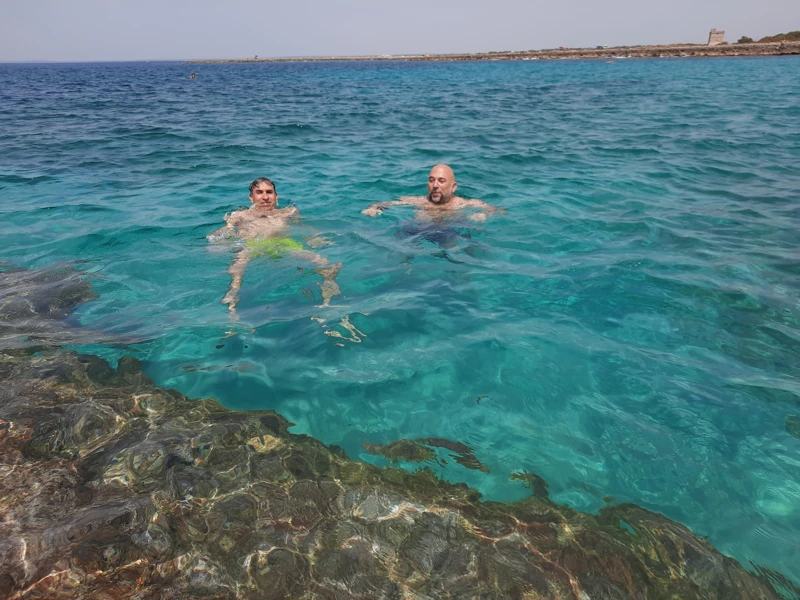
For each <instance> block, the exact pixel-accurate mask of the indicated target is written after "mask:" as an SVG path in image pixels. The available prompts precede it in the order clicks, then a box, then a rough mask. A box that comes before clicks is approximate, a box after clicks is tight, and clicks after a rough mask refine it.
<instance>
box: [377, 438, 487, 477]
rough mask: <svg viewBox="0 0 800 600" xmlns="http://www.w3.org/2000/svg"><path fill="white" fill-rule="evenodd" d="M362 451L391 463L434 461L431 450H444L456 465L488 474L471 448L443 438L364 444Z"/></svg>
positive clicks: (434, 453) (434, 457)
mask: <svg viewBox="0 0 800 600" xmlns="http://www.w3.org/2000/svg"><path fill="white" fill-rule="evenodd" d="M362 446H363V448H364V450H366V451H367V452H369V453H370V454H380V455H381V456H383V457H385V458H388V459H389V460H390V461H392V462H393V463H395V462H400V461H405V462H429V461H435V460H437V459H436V452H434V451H433V450H432V448H444V449H446V450H449V451H450V452H451V454H450V456H451V457H452V458H453V460H455V461H456V462H457V463H458V464H460V465H461V466H463V467H466V468H467V469H472V470H474V471H482V472H484V473H488V472H489V468H488V467H487V466H486V465H484V464H483V463H482V462H481V461H479V460H478V459H477V457H476V456H475V453H474V452H473V451H472V448H470V447H469V446H467V445H466V444H463V443H461V442H453V441H450V440H447V439H445V438H420V439H418V440H397V441H396V442H391V443H389V444H384V445H381V444H372V443H370V442H364V443H363V444H362Z"/></svg>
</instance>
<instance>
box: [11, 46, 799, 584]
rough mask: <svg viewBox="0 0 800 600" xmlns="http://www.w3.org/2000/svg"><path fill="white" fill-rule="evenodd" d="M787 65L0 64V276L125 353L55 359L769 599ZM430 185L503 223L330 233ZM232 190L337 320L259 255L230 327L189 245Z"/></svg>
mask: <svg viewBox="0 0 800 600" xmlns="http://www.w3.org/2000/svg"><path fill="white" fill-rule="evenodd" d="M798 68H800V62H798V60H797V59H796V58H768V59H758V58H753V59H716V60H694V59H680V60H677V59H676V60H628V61H617V62H616V63H615V64H613V65H607V64H605V62H603V61H595V62H593V61H558V62H545V61H521V62H491V63H457V64H454V63H403V62H387V63H324V64H314V63H302V64H241V65H202V66H197V65H191V66H187V65H182V64H178V63H130V64H92V65H68V64H61V65H6V66H0V212H2V219H3V223H4V227H3V229H2V233H1V234H0V237H1V244H0V248H2V249H3V250H2V254H0V259H2V260H3V261H6V262H7V263H10V264H14V265H18V266H25V267H42V266H47V265H51V264H54V263H62V262H76V263H78V266H79V268H81V269H83V270H84V271H86V272H87V273H90V274H91V280H92V283H93V286H94V288H95V290H96V291H97V292H98V293H99V294H100V297H99V299H97V300H95V301H93V302H91V303H90V304H87V305H85V306H84V307H82V308H81V310H80V311H79V315H78V317H77V319H75V323H74V324H77V325H80V326H83V327H87V328H96V329H98V330H102V331H103V332H104V333H103V340H107V339H108V336H107V335H106V334H108V333H112V334H117V335H118V336H119V337H120V340H123V341H124V344H123V343H121V344H118V345H108V344H95V345H87V346H81V347H80V349H81V350H84V351H90V352H95V353H98V354H101V355H103V356H106V357H108V358H109V359H111V360H112V361H113V360H116V359H117V358H118V357H119V356H121V355H124V354H133V355H135V356H137V357H138V358H140V359H141V360H143V361H144V362H145V368H146V370H147V372H148V373H149V374H150V375H151V376H152V377H153V378H154V379H155V381H156V382H157V383H158V384H159V385H162V386H168V387H175V388H177V389H179V390H180V391H181V392H183V393H185V394H188V395H190V396H193V397H208V396H215V397H217V398H219V399H220V400H221V401H222V402H223V403H225V404H226V405H228V406H231V407H235V408H246V409H255V408H273V409H275V410H277V411H279V412H280V413H282V414H283V415H285V416H286V417H287V418H288V419H289V420H291V421H292V422H294V423H296V426H295V427H294V428H293V431H294V432H300V433H308V434H311V435H313V436H315V437H318V438H319V439H321V440H323V441H324V442H325V443H328V444H338V445H340V446H341V447H343V448H344V449H345V450H346V451H347V452H348V453H349V454H350V455H351V456H353V457H355V458H360V459H362V460H364V461H368V462H373V463H380V464H383V461H384V459H383V458H381V457H378V456H375V455H372V454H368V453H366V452H365V451H364V450H363V447H362V444H363V443H364V442H370V443H373V444H380V443H387V442H391V441H394V440H397V439H400V438H411V439H413V438H421V437H424V438H429V437H442V438H448V439H450V440H454V441H459V442H463V443H466V444H468V445H469V446H471V447H472V448H473V450H474V451H475V454H476V456H477V457H478V458H479V460H480V461H481V462H482V463H484V464H485V465H486V466H487V467H488V468H489V470H490V472H489V473H483V472H480V471H474V470H468V469H466V468H464V467H463V466H461V465H459V464H457V463H455V462H454V461H453V460H451V459H450V458H449V457H448V455H447V453H446V452H443V453H442V455H441V456H442V458H443V459H444V461H443V462H442V464H431V465H430V466H431V467H432V468H434V469H436V470H437V471H438V472H440V473H441V474H443V475H444V476H445V477H447V478H448V479H450V480H452V481H464V482H467V483H469V484H470V485H472V486H475V487H476V488H478V489H479V490H480V491H481V492H482V493H483V494H484V496H485V497H486V498H488V499H495V500H510V499H515V498H519V497H521V496H523V495H525V494H526V493H527V492H526V489H525V487H524V486H522V485H520V483H519V482H514V481H510V480H509V479H508V478H509V475H510V474H511V473H512V472H515V471H519V470H526V471H532V472H535V473H538V474H539V475H541V476H542V477H544V478H545V479H546V480H547V481H548V482H549V484H550V491H551V495H552V497H553V499H554V500H555V501H557V502H563V503H568V504H570V505H572V506H574V507H576V508H578V509H580V510H597V509H598V508H600V507H602V506H603V505H604V503H607V502H634V503H637V504H639V505H641V506H644V507H646V508H649V509H652V510H656V511H660V512H662V513H664V514H665V515H667V516H668V517H670V518H672V519H675V520H677V521H679V522H681V523H684V524H686V525H688V526H689V527H691V528H692V529H693V531H695V532H696V533H697V534H699V535H704V536H708V537H709V539H710V541H711V542H712V543H714V544H715V545H716V546H717V547H718V548H719V549H720V550H722V551H723V552H725V553H727V554H729V555H732V556H734V557H736V558H737V559H739V560H740V561H742V562H743V563H744V564H745V565H748V564H749V563H750V562H751V561H752V562H756V563H758V564H762V565H765V566H767V567H770V568H773V569H777V570H779V571H781V572H782V573H784V574H785V575H787V576H788V577H791V578H793V579H794V580H795V581H796V582H798V581H800V569H799V568H798V565H800V546H799V545H798V541H797V540H798V539H800V439H798V437H797V430H798V429H800V426H798V425H797V423H798V419H799V418H800V381H798V375H800V302H799V301H798V297H799V295H800V236H798V234H797V232H798V229H800V203H799V202H800V201H799V200H798V190H800V171H798V169H797V165H798V164H800V79H798V77H797V75H798ZM191 71H195V72H196V73H197V79H194V80H190V79H188V74H189V73H190V72H191ZM438 162H446V163H449V164H451V165H453V167H454V168H455V169H456V173H457V177H458V181H459V184H460V187H459V191H460V192H461V193H462V194H463V195H466V196H469V197H477V198H481V199H483V200H485V201H487V202H490V203H492V204H495V205H498V206H502V207H503V208H505V209H507V211H508V213H507V215H505V216H500V217H496V218H493V219H491V220H489V221H487V222H486V223H484V224H480V225H478V224H469V223H468V222H466V221H464V222H459V223H457V224H456V225H457V228H458V230H459V231H460V232H461V233H463V234H465V235H466V234H468V235H469V236H470V239H469V240H464V243H463V247H461V248H455V249H449V250H447V251H446V253H443V252H442V249H441V248H439V247H438V246H437V245H436V244H433V243H430V242H429V241H426V240H424V239H421V238H407V237H403V236H402V235H398V232H400V231H401V230H402V228H403V226H404V224H406V223H407V222H408V220H409V219H411V218H412V213H411V212H410V210H409V209H403V208H393V209H391V210H389V211H387V212H385V213H384V214H383V215H382V216H380V217H378V218H376V219H371V218H368V217H365V216H362V215H361V214H360V210H361V209H362V208H364V207H365V206H366V205H368V204H369V203H371V202H377V201H381V200H388V199H393V198H397V197H399V196H401V195H406V194H421V193H423V192H424V183H425V178H426V176H427V171H428V169H429V168H430V167H431V166H432V165H433V164H435V163H438ZM262 175H266V176H268V177H271V178H273V179H274V180H275V181H276V182H277V185H278V193H279V195H280V199H281V202H282V203H283V204H284V205H285V204H287V203H290V202H293V203H295V204H296V205H297V206H298V207H299V208H300V209H301V211H302V212H303V214H304V217H305V223H306V225H307V226H308V228H309V229H307V230H306V229H301V230H298V231H297V232H296V235H297V237H298V238H300V239H301V238H302V236H303V235H305V234H310V233H311V230H310V228H311V227H313V228H314V229H315V230H318V231H320V232H322V233H323V234H324V235H325V236H326V237H327V239H328V240H330V241H332V242H334V245H332V246H329V247H327V248H324V249H322V250H320V252H321V253H322V254H324V255H325V256H327V257H328V258H329V259H330V260H332V261H341V262H343V263H344V268H343V269H342V271H341V274H340V277H339V283H340V285H341V288H342V292H343V296H341V297H339V298H338V299H337V301H336V302H335V304H336V305H337V306H335V307H332V308H327V309H321V308H318V305H319V303H320V295H319V288H318V287H317V282H318V281H319V277H318V276H317V275H315V274H314V273H313V271H312V270H311V269H309V268H307V267H308V265H304V264H302V263H300V262H297V261H292V260H282V261H274V260H269V259H266V258H265V259H260V260H257V261H255V262H253V263H251V265H250V267H249V269H248V273H247V275H246V277H245V283H244V286H243V289H242V301H241V303H240V313H241V320H240V321H239V322H238V323H235V324H231V323H230V321H229V320H228V315H227V311H226V309H225V307H224V306H222V305H220V304H219V300H220V299H221V298H222V296H223V294H224V293H225V291H226V289H227V286H228V281H229V280H228V276H227V275H226V272H225V270H226V268H227V266H228V264H229V263H230V259H231V257H230V254H229V253H228V252H227V251H225V250H222V251H212V249H210V248H209V247H208V244H207V242H206V240H205V237H204V236H205V235H206V234H207V233H208V232H210V231H211V230H213V229H215V228H216V227H218V226H219V225H220V224H221V222H222V215H223V214H224V213H225V212H226V211H230V210H232V209H234V208H237V207H241V206H244V205H246V204H247V197H246V196H247V189H246V188H247V184H248V183H249V182H250V181H251V180H252V179H254V178H255V177H257V176H262ZM343 325H344V326H343ZM229 331H235V332H236V333H237V335H235V336H230V337H226V334H227V332H229ZM326 332H327V335H326ZM332 333H337V334H338V336H337V335H331V334H332ZM131 341H133V343H130V342H131ZM792 432H794V433H795V435H792ZM406 466H407V467H408V468H411V469H413V468H418V465H406Z"/></svg>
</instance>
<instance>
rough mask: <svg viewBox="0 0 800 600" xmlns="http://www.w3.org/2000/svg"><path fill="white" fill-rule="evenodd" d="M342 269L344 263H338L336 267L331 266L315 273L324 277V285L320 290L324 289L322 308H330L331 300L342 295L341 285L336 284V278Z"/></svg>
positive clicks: (321, 285) (322, 284)
mask: <svg viewBox="0 0 800 600" xmlns="http://www.w3.org/2000/svg"><path fill="white" fill-rule="evenodd" d="M341 269H342V263H336V264H335V265H330V266H328V267H324V268H322V269H317V270H315V271H314V272H315V273H317V274H319V275H322V283H320V284H319V286H320V288H322V306H328V304H330V302H331V298H333V297H334V296H338V295H339V294H341V293H342V291H341V290H340V289H339V284H338V283H336V276H337V275H338V274H339V271H340V270H341Z"/></svg>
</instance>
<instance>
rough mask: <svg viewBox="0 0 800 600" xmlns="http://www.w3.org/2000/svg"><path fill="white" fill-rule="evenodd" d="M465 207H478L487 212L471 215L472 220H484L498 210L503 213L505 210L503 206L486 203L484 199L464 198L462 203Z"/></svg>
mask: <svg viewBox="0 0 800 600" xmlns="http://www.w3.org/2000/svg"><path fill="white" fill-rule="evenodd" d="M462 206H463V207H464V208H477V209H479V210H482V211H485V212H479V213H475V214H474V215H470V216H469V219H470V220H471V221H478V222H482V221H485V220H486V219H487V218H489V217H491V216H492V215H494V214H495V213H496V212H499V213H500V214H503V213H504V212H505V211H504V210H503V209H502V208H498V207H496V206H492V205H491V204H486V202H484V201H483V200H464V203H463V205H462Z"/></svg>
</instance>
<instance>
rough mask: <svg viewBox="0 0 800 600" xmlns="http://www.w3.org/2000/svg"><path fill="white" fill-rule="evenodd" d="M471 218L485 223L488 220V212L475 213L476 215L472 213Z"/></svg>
mask: <svg viewBox="0 0 800 600" xmlns="http://www.w3.org/2000/svg"><path fill="white" fill-rule="evenodd" d="M469 220H470V221H475V222H477V223H483V222H484V221H485V220H486V213H475V214H474V215H470V216H469Z"/></svg>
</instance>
